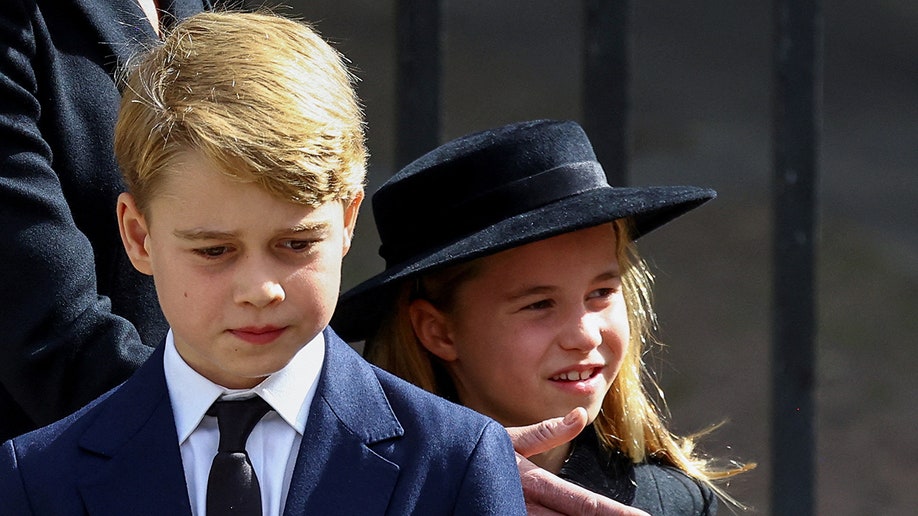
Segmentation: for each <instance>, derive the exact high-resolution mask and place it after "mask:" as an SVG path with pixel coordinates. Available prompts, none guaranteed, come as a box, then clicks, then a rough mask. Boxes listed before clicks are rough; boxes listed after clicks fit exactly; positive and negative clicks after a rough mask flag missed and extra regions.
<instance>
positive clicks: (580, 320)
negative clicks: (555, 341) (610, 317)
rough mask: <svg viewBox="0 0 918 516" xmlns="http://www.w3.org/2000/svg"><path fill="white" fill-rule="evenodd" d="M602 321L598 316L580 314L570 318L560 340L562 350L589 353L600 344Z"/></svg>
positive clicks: (585, 313)
mask: <svg viewBox="0 0 918 516" xmlns="http://www.w3.org/2000/svg"><path fill="white" fill-rule="evenodd" d="M602 325H603V319H602V317H600V314H596V313H591V312H586V311H584V312H581V313H579V314H577V316H576V317H574V318H572V320H571V321H570V323H569V324H568V325H567V328H566V329H565V330H564V331H563V332H562V334H561V338H560V344H561V347H562V348H564V349H571V350H575V349H576V350H581V351H591V350H592V349H594V348H596V347H599V345H600V344H602Z"/></svg>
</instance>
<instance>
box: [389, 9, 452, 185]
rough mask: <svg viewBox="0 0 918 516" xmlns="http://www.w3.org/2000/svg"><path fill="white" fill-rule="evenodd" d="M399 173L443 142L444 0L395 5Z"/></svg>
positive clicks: (396, 131) (396, 158)
mask: <svg viewBox="0 0 918 516" xmlns="http://www.w3.org/2000/svg"><path fill="white" fill-rule="evenodd" d="M396 9H397V13H396V27H395V29H396V38H397V44H396V54H397V58H396V60H397V65H396V66H397V70H396V83H395V95H396V120H395V134H396V142H395V161H396V162H395V169H396V170H398V169H399V168H401V167H402V166H404V165H407V164H408V163H410V162H411V161H412V160H413V159H415V158H417V157H418V156H420V155H421V154H423V153H425V152H427V151H429V150H431V149H433V148H434V147H436V146H437V145H438V144H439V143H440V141H439V138H440V98H441V93H440V78H441V66H440V36H441V34H440V25H441V23H440V21H441V14H440V12H441V0H397V2H396Z"/></svg>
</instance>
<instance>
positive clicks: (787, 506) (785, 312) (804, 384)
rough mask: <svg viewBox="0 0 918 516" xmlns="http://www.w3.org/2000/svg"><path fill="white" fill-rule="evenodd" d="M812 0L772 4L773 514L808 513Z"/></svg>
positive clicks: (814, 139)
mask: <svg viewBox="0 0 918 516" xmlns="http://www.w3.org/2000/svg"><path fill="white" fill-rule="evenodd" d="M822 37H823V32H822V18H821V10H820V5H819V1H818V0H777V2H776V4H775V40H774V59H775V61H774V66H775V75H774V79H775V83H774V106H773V108H774V119H773V123H774V142H773V144H774V149H773V150H774V177H773V187H774V191H773V193H774V215H773V216H774V226H773V231H774V234H773V246H774V248H773V252H774V257H773V258H774V265H773V267H774V269H773V275H774V280H773V282H774V283H773V287H774V294H773V303H774V305H773V312H772V315H773V321H772V331H773V334H772V337H773V342H772V434H771V437H772V443H771V447H772V471H771V508H772V514H793V515H795V516H806V515H809V514H813V512H814V499H815V496H814V491H815V484H816V482H815V431H814V421H815V412H814V410H815V403H814V390H815V358H816V356H815V355H816V353H815V340H816V316H815V314H816V310H815V304H816V303H815V293H814V291H815V264H814V261H815V260H814V255H815V248H816V244H815V240H814V235H815V227H816V211H817V210H816V204H817V196H816V176H817V168H818V163H817V159H818V158H817V156H818V145H819V134H820V130H821V103H822Z"/></svg>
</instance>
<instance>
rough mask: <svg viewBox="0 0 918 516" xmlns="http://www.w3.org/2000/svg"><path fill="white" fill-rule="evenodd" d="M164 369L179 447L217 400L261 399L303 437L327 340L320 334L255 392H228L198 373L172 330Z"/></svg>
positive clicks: (166, 350) (164, 356)
mask: <svg viewBox="0 0 918 516" xmlns="http://www.w3.org/2000/svg"><path fill="white" fill-rule="evenodd" d="M165 346H166V348H165V350H164V351H165V353H164V355H163V368H164V370H165V374H166V387H167V389H168V391H169V399H170V401H171V402H172V413H173V415H174V417H175V429H176V431H177V433H178V438H179V444H182V443H184V442H185V440H186V439H188V436H189V435H191V433H192V432H193V431H194V430H195V428H197V427H198V425H199V424H200V423H201V419H203V418H204V414H205V413H206V412H207V409H208V408H210V406H211V405H212V404H213V402H214V401H216V400H217V398H221V397H222V398H226V399H240V398H248V397H251V396H252V395H253V394H257V395H258V396H261V397H262V399H264V400H265V401H267V402H268V404H269V405H271V408H273V409H274V410H275V411H276V412H277V413H278V415H280V417H281V418H283V419H284V421H286V422H287V424H288V425H290V426H291V427H293V428H294V429H295V430H296V431H297V432H298V433H299V434H300V435H302V434H303V431H304V430H305V428H306V418H307V416H308V415H309V406H310V405H311V404H312V399H313V398H314V397H315V393H316V387H317V385H318V379H319V373H320V372H321V371H322V363H323V362H324V360H325V337H324V336H323V334H322V333H321V332H320V333H319V334H318V335H316V336H315V337H314V338H313V339H312V340H311V341H309V342H308V343H307V344H306V345H305V346H303V347H302V348H301V349H300V350H299V351H298V352H297V353H296V355H294V356H293V359H291V360H290V362H289V363H288V364H287V365H286V366H284V368H283V369H281V370H280V371H278V372H276V373H274V374H272V375H271V376H269V377H267V378H265V380H264V381H262V382H261V383H260V384H258V385H256V386H255V387H253V388H251V389H227V388H225V387H223V386H221V385H218V384H216V383H214V382H212V381H210V380H208V379H207V378H205V377H204V376H201V374H200V373H198V372H197V371H195V370H194V369H192V368H191V366H189V365H188V363H187V362H185V360H184V359H183V358H182V356H181V355H179V353H178V350H177V349H175V340H174V337H173V335H172V330H171V329H170V330H169V333H168V334H167V335H166V343H165Z"/></svg>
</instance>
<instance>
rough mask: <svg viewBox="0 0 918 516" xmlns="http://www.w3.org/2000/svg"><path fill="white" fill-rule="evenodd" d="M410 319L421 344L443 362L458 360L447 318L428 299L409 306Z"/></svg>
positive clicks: (416, 301)
mask: <svg viewBox="0 0 918 516" xmlns="http://www.w3.org/2000/svg"><path fill="white" fill-rule="evenodd" d="M408 318H409V319H411V326H412V327H413V328H414V333H415V335H417V336H418V340H420V341H421V344H423V345H424V347H425V348H427V351H430V352H431V353H433V354H434V355H436V356H437V357H439V358H440V359H441V360H443V361H445V362H452V361H454V360H456V358H457V353H456V346H455V345H454V344H453V341H452V339H451V338H450V336H449V331H448V328H447V321H446V316H445V315H444V314H443V312H441V311H440V310H439V309H437V307H435V306H434V305H432V304H431V303H430V301H427V300H426V299H415V300H414V301H412V302H411V304H410V305H408Z"/></svg>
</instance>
